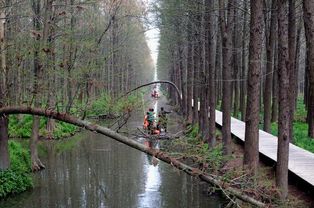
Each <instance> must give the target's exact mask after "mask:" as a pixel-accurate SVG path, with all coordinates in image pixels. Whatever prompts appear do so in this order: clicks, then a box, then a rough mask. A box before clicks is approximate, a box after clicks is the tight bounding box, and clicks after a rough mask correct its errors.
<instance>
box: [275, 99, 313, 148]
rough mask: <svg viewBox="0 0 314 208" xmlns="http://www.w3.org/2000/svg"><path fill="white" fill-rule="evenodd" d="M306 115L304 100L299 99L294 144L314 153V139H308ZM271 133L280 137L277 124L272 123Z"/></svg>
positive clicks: (294, 125) (295, 119) (294, 127)
mask: <svg viewBox="0 0 314 208" xmlns="http://www.w3.org/2000/svg"><path fill="white" fill-rule="evenodd" d="M306 113H307V112H306V110H305V106H304V103H303V99H301V98H299V99H298V101H297V109H296V112H295V116H294V122H293V143H294V144H295V145H296V146H298V147H301V148H303V149H305V150H308V151H310V152H313V153H314V139H312V138H310V137H308V124H307V123H306ZM271 133H272V134H273V135H275V136H277V135H278V124H277V123H272V126H271Z"/></svg>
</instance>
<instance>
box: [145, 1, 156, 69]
mask: <svg viewBox="0 0 314 208" xmlns="http://www.w3.org/2000/svg"><path fill="white" fill-rule="evenodd" d="M154 1H155V0H146V6H147V7H149V6H151V5H152V3H153V2H154ZM148 18H149V21H150V22H154V14H152V13H149V15H148ZM145 36H146V40H147V43H148V47H149V49H150V51H151V56H152V59H153V61H154V65H155V67H156V64H157V57H158V46H159V30H158V28H154V26H153V25H151V26H150V30H148V31H147V32H146V33H145Z"/></svg>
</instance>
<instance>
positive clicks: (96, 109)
mask: <svg viewBox="0 0 314 208" xmlns="http://www.w3.org/2000/svg"><path fill="white" fill-rule="evenodd" d="M141 93H142V92H140V93H139V94H132V95H129V96H128V97H122V98H119V99H113V98H112V97H110V96H109V95H108V94H106V93H103V94H102V95H101V96H100V98H99V99H97V100H95V101H93V102H92V104H91V105H90V107H88V109H87V115H90V116H93V115H96V116H97V115H104V114H105V115H108V114H113V115H119V114H121V113H123V112H126V111H127V110H128V109H129V110H132V109H134V108H135V107H138V106H139V105H140V104H141V103H142V96H141V95H142V94H141Z"/></svg>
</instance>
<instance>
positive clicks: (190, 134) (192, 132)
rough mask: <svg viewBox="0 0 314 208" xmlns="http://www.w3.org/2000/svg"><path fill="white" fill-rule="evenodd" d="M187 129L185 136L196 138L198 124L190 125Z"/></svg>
mask: <svg viewBox="0 0 314 208" xmlns="http://www.w3.org/2000/svg"><path fill="white" fill-rule="evenodd" d="M187 131H188V133H187V137H189V138H192V139H194V138H196V137H197V136H198V132H199V126H198V124H194V125H190V126H189V127H188V129H187Z"/></svg>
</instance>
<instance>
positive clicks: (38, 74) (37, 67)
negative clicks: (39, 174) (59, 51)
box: [30, 0, 44, 171]
mask: <svg viewBox="0 0 314 208" xmlns="http://www.w3.org/2000/svg"><path fill="white" fill-rule="evenodd" d="M40 8H41V5H40V0H33V1H32V9H33V12H34V17H33V27H34V30H35V31H40ZM39 53H40V36H36V37H35V40H34V62H33V64H34V83H33V100H34V106H35V107H41V101H40V99H41V98H40V96H41V93H40V88H41V84H42V83H41V79H42V75H43V71H42V70H43V69H42V67H43V66H42V65H41V63H40V56H39ZM39 125H40V117H39V116H33V126H32V134H31V139H30V150H31V161H32V170H34V171H36V170H40V169H41V168H43V167H44V165H43V164H42V163H41V161H40V159H39V157H38V151H37V143H38V139H39Z"/></svg>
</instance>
